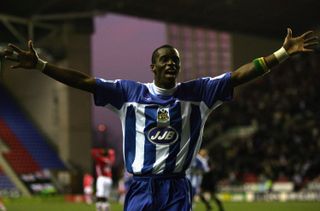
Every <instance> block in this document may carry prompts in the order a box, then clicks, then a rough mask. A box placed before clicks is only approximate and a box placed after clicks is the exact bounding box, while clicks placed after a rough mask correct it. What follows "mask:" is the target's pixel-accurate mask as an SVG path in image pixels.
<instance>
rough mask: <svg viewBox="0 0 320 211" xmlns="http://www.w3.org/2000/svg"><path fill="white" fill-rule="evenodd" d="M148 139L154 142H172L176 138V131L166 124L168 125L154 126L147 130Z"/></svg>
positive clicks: (165, 143) (166, 143) (164, 143)
mask: <svg viewBox="0 0 320 211" xmlns="http://www.w3.org/2000/svg"><path fill="white" fill-rule="evenodd" d="M147 137H148V140H149V141H151V142H152V143H154V144H162V145H168V144H173V143H174V142H176V141H177V140H178V137H179V135H178V132H177V131H176V130H175V129H174V128H172V127H170V126H168V127H154V128H152V129H151V130H149V132H148V134H147Z"/></svg>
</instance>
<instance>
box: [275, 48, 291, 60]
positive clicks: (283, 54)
mask: <svg viewBox="0 0 320 211" xmlns="http://www.w3.org/2000/svg"><path fill="white" fill-rule="evenodd" d="M273 55H274V56H275V57H276V58H277V60H278V62H279V63H282V62H284V61H285V60H286V59H288V58H289V54H288V53H287V51H286V49H284V47H281V48H280V49H279V50H277V51H276V52H274V53H273Z"/></svg>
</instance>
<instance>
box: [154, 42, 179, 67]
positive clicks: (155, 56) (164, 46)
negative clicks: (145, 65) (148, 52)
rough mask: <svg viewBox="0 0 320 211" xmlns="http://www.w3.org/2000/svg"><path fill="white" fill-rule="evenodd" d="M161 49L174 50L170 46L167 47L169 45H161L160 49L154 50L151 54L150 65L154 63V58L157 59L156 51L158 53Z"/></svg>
mask: <svg viewBox="0 0 320 211" xmlns="http://www.w3.org/2000/svg"><path fill="white" fill-rule="evenodd" d="M161 48H171V49H175V47H173V46H172V45H169V44H165V45H161V46H160V47H158V48H156V49H155V50H154V51H153V52H152V57H151V64H154V63H156V58H157V56H158V51H159V50H160V49H161Z"/></svg>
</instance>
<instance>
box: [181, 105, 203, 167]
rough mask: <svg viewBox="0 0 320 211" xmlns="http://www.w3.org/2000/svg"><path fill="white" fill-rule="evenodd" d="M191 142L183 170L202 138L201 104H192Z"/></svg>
mask: <svg viewBox="0 0 320 211" xmlns="http://www.w3.org/2000/svg"><path fill="white" fill-rule="evenodd" d="M189 121H190V129H191V130H190V137H191V138H190V144H189V149H188V153H187V157H186V160H185V162H184V165H183V170H186V169H187V168H188V167H189V165H190V163H191V161H192V158H193V155H194V152H195V148H196V146H197V142H198V140H201V137H199V134H200V129H201V124H202V121H201V113H200V109H199V106H197V105H191V114H190V120H189Z"/></svg>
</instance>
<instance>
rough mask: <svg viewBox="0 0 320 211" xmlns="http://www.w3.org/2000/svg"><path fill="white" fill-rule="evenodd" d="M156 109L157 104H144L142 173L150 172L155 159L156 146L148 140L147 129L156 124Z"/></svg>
mask: <svg viewBox="0 0 320 211" xmlns="http://www.w3.org/2000/svg"><path fill="white" fill-rule="evenodd" d="M157 111H158V106H146V107H145V110H144V114H145V118H146V119H145V129H144V143H145V144H144V152H145V153H144V161H143V168H142V170H141V173H142V174H148V173H151V172H152V169H153V164H154V162H155V161H156V146H155V145H154V144H153V143H151V142H150V141H148V140H147V139H148V137H147V134H148V131H149V130H151V129H152V128H154V127H156V126H157V124H156V123H157Z"/></svg>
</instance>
